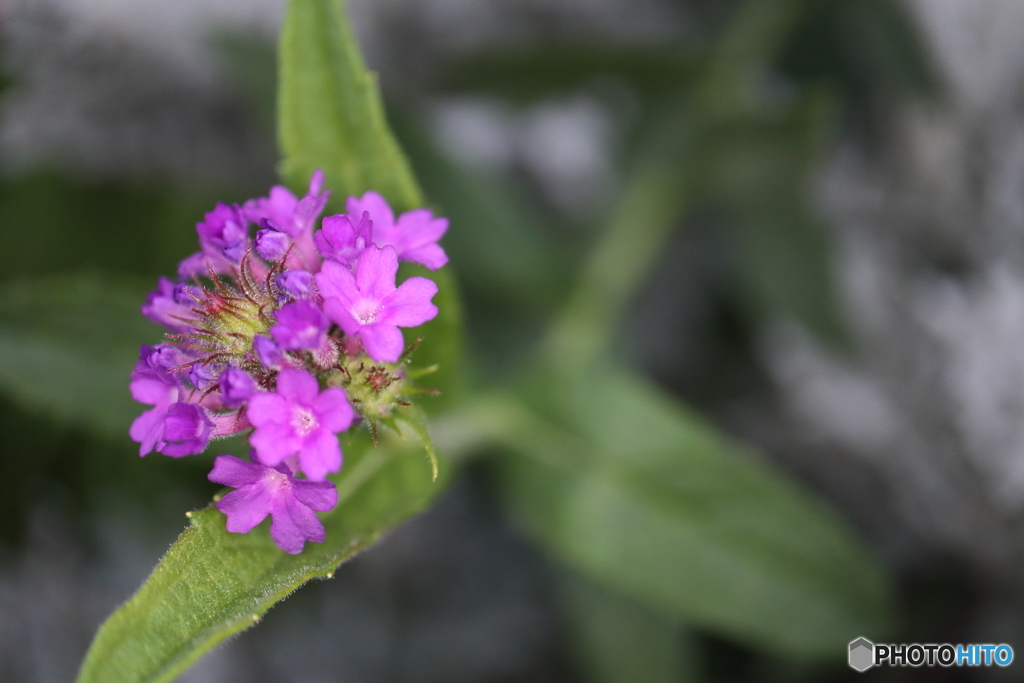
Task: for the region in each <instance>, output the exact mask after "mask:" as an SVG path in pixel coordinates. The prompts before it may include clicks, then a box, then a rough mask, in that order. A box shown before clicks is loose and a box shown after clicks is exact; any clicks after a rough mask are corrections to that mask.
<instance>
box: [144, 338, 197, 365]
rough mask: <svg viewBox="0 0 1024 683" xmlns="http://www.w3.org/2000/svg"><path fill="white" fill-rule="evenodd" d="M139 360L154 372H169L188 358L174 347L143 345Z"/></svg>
mask: <svg viewBox="0 0 1024 683" xmlns="http://www.w3.org/2000/svg"><path fill="white" fill-rule="evenodd" d="M139 360H140V362H143V363H145V364H146V365H147V366H148V367H150V368H153V369H154V370H156V369H160V370H170V369H171V368H176V367H178V366H179V365H183V364H185V363H187V362H188V361H189V358H188V356H187V355H186V354H185V353H184V352H183V351H182V350H181V349H179V348H177V347H174V346H168V345H167V344H157V345H156V346H147V345H146V344H143V345H142V351H141V353H140V354H139Z"/></svg>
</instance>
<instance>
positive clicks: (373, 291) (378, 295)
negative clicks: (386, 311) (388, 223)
mask: <svg viewBox="0 0 1024 683" xmlns="http://www.w3.org/2000/svg"><path fill="white" fill-rule="evenodd" d="M397 274H398V253H397V252H396V251H395V248H394V247H390V246H388V247H384V248H383V249H380V248H378V247H375V246H369V247H367V248H366V250H365V251H363V253H362V254H360V255H359V261H358V262H357V263H356V287H358V288H359V293H360V294H361V295H362V296H363V297H366V298H370V299H376V300H377V301H380V300H382V299H383V298H384V297H386V296H387V295H388V294H390V293H391V292H393V291H395V276H396V275H397Z"/></svg>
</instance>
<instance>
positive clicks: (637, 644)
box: [559, 572, 699, 683]
mask: <svg viewBox="0 0 1024 683" xmlns="http://www.w3.org/2000/svg"><path fill="white" fill-rule="evenodd" d="M559 595H560V597H561V598H562V603H563V609H565V610H566V617H567V618H566V622H567V623H566V627H567V631H568V636H569V641H570V643H571V646H572V650H573V654H574V655H575V659H576V662H577V666H578V667H579V669H580V670H581V671H583V672H584V673H585V675H586V680H587V681H589V682H590V683H636V681H643V682H644V683H693V682H695V681H697V680H699V664H698V662H697V661H695V660H696V657H695V655H696V652H695V650H696V649H697V648H696V643H694V642H693V641H694V639H693V637H692V635H691V634H690V633H688V632H687V629H686V627H685V626H684V625H683V624H682V623H681V622H680V620H679V618H678V617H674V616H672V615H668V614H665V613H664V612H662V611H659V610H655V609H652V608H651V607H649V606H648V605H645V604H643V603H642V602H638V601H637V600H634V599H633V598H631V597H629V596H627V595H623V594H622V593H620V592H618V591H615V590H610V589H608V588H607V587H605V586H599V585H596V584H594V583H593V582H592V581H589V580H588V579H586V578H585V577H583V576H581V575H579V574H577V573H575V572H571V573H567V575H566V576H565V577H564V578H563V579H562V580H561V581H560V582H559Z"/></svg>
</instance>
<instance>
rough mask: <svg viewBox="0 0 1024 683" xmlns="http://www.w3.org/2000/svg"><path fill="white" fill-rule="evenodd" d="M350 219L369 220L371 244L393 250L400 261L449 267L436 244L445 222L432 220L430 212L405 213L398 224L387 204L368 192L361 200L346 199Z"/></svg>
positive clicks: (432, 215)
mask: <svg viewBox="0 0 1024 683" xmlns="http://www.w3.org/2000/svg"><path fill="white" fill-rule="evenodd" d="M345 210H346V211H347V212H348V215H349V216H363V215H364V213H365V214H366V215H368V216H369V219H370V221H372V223H373V243H374V244H376V245H377V246H378V247H385V246H389V245H390V246H392V247H394V248H395V252H397V254H398V259H399V260H400V261H409V262H411V263H419V264H420V265H422V266H426V267H427V268H429V269H430V270H437V269H438V268H440V267H441V266H443V265H444V264H446V263H448V256H447V255H446V254H445V253H444V249H442V248H441V246H440V245H439V244H438V243H437V241H438V240H439V239H441V236H442V235H444V233H445V231H447V230H448V219H447V218H435V217H434V214H433V213H432V212H431V211H430V209H413V210H412V211H406V212H405V213H403V214H402V215H401V216H399V217H398V220H395V214H394V212H393V211H392V210H391V207H390V206H389V205H388V203H387V201H386V200H385V199H384V197H382V196H381V195H380V194H379V193H377V192H374V191H373V190H370V191H369V192H367V193H365V194H364V195H363V196H362V197H349V198H348V200H347V201H346V202H345Z"/></svg>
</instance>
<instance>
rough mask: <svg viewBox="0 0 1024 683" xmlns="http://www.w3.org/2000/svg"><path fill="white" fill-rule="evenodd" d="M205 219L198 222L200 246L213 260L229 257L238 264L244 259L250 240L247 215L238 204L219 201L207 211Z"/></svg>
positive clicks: (228, 258)
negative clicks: (246, 220) (244, 214)
mask: <svg viewBox="0 0 1024 683" xmlns="http://www.w3.org/2000/svg"><path fill="white" fill-rule="evenodd" d="M203 218H204V220H203V221H202V222H200V223H196V232H197V233H199V246H200V247H201V248H202V250H203V253H204V254H206V255H207V256H208V257H209V258H210V260H211V262H217V260H218V259H227V261H228V262H230V263H233V264H237V263H238V262H239V261H241V260H242V254H244V253H245V250H246V247H247V246H248V242H249V235H248V231H247V230H246V227H245V217H244V216H243V215H242V210H241V209H240V208H238V207H237V206H228V205H227V204H224V203H222V202H219V203H218V204H217V206H216V207H214V209H213V211H210V212H209V213H207V214H206V215H205V216H204V217H203Z"/></svg>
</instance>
